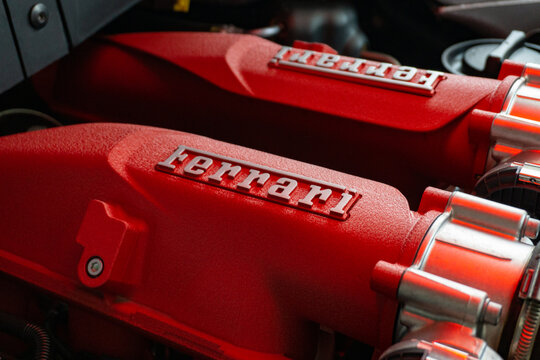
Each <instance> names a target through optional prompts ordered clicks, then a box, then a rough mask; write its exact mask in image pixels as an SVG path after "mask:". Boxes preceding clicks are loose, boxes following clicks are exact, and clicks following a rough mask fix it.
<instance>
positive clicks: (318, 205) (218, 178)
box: [156, 58, 361, 220]
mask: <svg viewBox="0 0 540 360" xmlns="http://www.w3.org/2000/svg"><path fill="white" fill-rule="evenodd" d="M331 60H332V58H327V60H325V61H331ZM156 170H159V171H161V172H164V173H168V174H171V175H175V176H179V177H183V178H186V179H191V180H195V181H198V182H203V183H207V184H209V185H213V186H218V187H221V188H225V189H227V190H231V191H235V192H237V193H241V194H244V195H250V196H254V197H257V198H261V199H264V200H268V201H272V202H275V203H280V204H283V205H287V206H292V207H296V208H298V209H302V210H304V211H309V212H312V213H315V214H318V215H323V216H327V217H331V218H335V219H338V220H346V219H347V217H348V215H349V214H348V213H349V210H350V209H351V208H352V206H353V205H354V204H355V203H356V201H357V200H358V199H359V198H360V197H361V195H360V194H359V193H358V192H356V190H352V189H347V188H346V187H345V186H342V185H338V184H333V183H330V182H326V181H322V180H317V179H314V178H310V177H306V176H302V175H299V174H294V173H290V172H287V171H282V170H278V169H273V168H270V167H267V166H263V165H258V164H254V163H251V162H248V161H244V160H239V159H233V158H229V157H226V156H222V155H218V154H213V153H210V152H207V151H202V150H198V149H194V148H190V147H187V146H179V147H178V148H177V149H176V150H174V151H173V153H172V154H171V155H170V156H168V157H167V158H166V159H165V160H163V161H160V162H158V163H157V165H156Z"/></svg>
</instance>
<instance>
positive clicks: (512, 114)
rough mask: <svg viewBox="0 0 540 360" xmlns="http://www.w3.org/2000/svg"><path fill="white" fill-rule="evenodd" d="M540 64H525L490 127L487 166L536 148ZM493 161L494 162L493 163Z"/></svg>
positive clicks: (539, 131) (539, 144) (539, 128)
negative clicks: (489, 147) (489, 153)
mask: <svg viewBox="0 0 540 360" xmlns="http://www.w3.org/2000/svg"><path fill="white" fill-rule="evenodd" d="M538 120H540V65H537V64H527V65H525V67H524V69H523V73H522V75H521V78H520V79H519V80H517V81H516V82H515V83H514V85H513V86H512V88H511V89H510V91H509V92H508V94H507V95H506V100H505V103H504V105H503V109H502V111H501V113H500V114H498V115H497V116H496V117H495V119H494V121H493V124H492V126H491V139H492V142H493V146H492V148H491V159H490V160H491V162H490V164H491V166H489V167H492V166H494V165H496V164H497V163H499V162H501V161H504V160H505V159H507V158H509V157H511V156H514V155H516V154H518V153H519V152H522V151H524V150H527V149H540V122H539V121H538ZM493 160H495V163H493Z"/></svg>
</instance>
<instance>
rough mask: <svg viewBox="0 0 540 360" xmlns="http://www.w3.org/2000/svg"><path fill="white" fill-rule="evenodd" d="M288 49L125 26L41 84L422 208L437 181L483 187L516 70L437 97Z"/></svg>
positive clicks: (84, 113) (88, 115)
mask: <svg viewBox="0 0 540 360" xmlns="http://www.w3.org/2000/svg"><path fill="white" fill-rule="evenodd" d="M279 49H280V46H279V45H277V44H275V43H272V42H269V41H267V40H263V39H260V38H257V37H253V36H247V35H225V34H208V33H145V34H122V35H115V36H111V37H107V38H102V39H98V40H92V41H90V42H89V43H87V44H86V45H85V46H82V47H81V48H78V49H76V50H75V51H74V54H72V55H71V56H70V57H68V58H66V59H65V60H63V61H61V62H60V63H59V64H57V65H56V66H53V67H51V68H49V69H48V70H46V71H43V72H42V73H40V74H38V75H37V76H35V77H34V84H35V85H36V87H37V89H38V90H39V92H40V93H41V94H42V96H43V98H44V99H45V100H46V101H47V102H48V104H49V105H50V106H51V107H52V108H53V109H54V110H55V111H57V112H59V113H60V114H64V115H68V116H71V117H77V118H79V119H81V120H84V121H92V122H127V123H138V124H147V125H154V126H162V127H167V128H174V129H178V130H183V131H188V132H193V133H198V134H203V135H207V136H211V137H213V138H217V139H220V140H224V141H228V142H232V143H237V144H241V145H244V146H248V147H253V148H257V149H260V150H264V151H268V152H271V153H275V154H279V155H283V156H288V157H293V158H296V159H299V160H302V161H306V162H309V163H315V164H318V165H322V166H326V167H331V168H333V169H336V170H340V171H345V172H347V173H353V174H356V175H359V176H363V177H369V178H370V179H374V180H377V181H381V182H385V183H388V184H391V185H393V186H396V187H398V188H399V189H400V191H402V192H403V193H404V194H405V195H406V196H407V198H408V199H409V200H410V201H411V202H412V203H413V206H417V205H418V200H419V198H420V195H421V193H422V191H423V189H424V188H425V187H426V186H428V185H429V184H434V183H435V179H437V180H439V181H441V180H442V181H445V182H447V183H452V184H455V185H459V186H462V187H465V188H470V187H472V186H473V185H474V183H475V181H476V179H477V175H479V174H482V173H483V171H484V166H485V161H486V155H487V149H488V146H489V127H490V125H491V121H492V119H493V116H494V115H495V114H494V113H497V112H499V111H500V109H501V107H502V103H503V101H504V97H505V95H506V93H507V91H508V89H509V87H510V86H511V85H512V83H513V82H514V81H515V79H516V77H515V76H509V77H506V78H505V79H504V80H492V79H485V78H476V77H466V76H457V75H451V74H446V75H445V76H446V78H445V79H444V80H442V81H441V82H440V83H439V84H438V85H437V87H436V92H435V94H434V95H433V96H432V97H427V96H421V95H414V94H410V93H406V92H402V91H396V90H389V89H383V88H380V87H377V86H371V85H365V84H358V83H354V82H349V81H343V80H338V79H332V78H327V77H322V76H318V75H313V74H305V73H301V72H296V71H291V70H285V69H280V68H274V67H270V66H269V65H268V63H269V61H270V60H271V59H272V57H273V56H274V55H275V54H276V52H277V51H278V50H279ZM512 74H513V75H516V74H514V73H512ZM473 109H477V110H482V111H484V116H482V117H481V119H480V120H481V121H480V120H478V119H476V120H475V116H474V115H473V114H472V113H471V111H472V110H473ZM486 114H487V115H486ZM490 114H491V116H490ZM479 121H480V122H482V124H477V123H478V122H479ZM484 123H485V124H484ZM471 124H474V126H473V129H472V130H471V128H470V125H471ZM477 129H482V132H481V133H477V132H476V133H475V134H474V136H473V137H471V131H472V132H475V131H476V130H477Z"/></svg>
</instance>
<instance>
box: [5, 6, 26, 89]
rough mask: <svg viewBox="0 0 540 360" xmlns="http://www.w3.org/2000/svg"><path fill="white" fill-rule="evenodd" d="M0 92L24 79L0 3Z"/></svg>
mask: <svg viewBox="0 0 540 360" xmlns="http://www.w3.org/2000/svg"><path fill="white" fill-rule="evenodd" d="M0 49H2V50H1V53H0V92H3V91H5V90H7V89H9V88H10V87H12V86H13V85H15V84H17V83H18V82H20V81H22V80H23V78H24V75H23V71H22V68H21V63H20V61H19V55H18V54H17V48H16V47H15V42H14V41H13V35H12V34H11V29H10V27H9V23H8V19H7V15H6V10H5V9H4V5H3V4H2V3H1V2H0Z"/></svg>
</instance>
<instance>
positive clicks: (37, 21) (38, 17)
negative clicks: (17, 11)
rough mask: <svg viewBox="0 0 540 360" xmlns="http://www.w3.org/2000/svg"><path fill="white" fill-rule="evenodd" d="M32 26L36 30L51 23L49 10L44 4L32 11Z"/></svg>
mask: <svg viewBox="0 0 540 360" xmlns="http://www.w3.org/2000/svg"><path fill="white" fill-rule="evenodd" d="M29 17H30V24H31V25H32V27H33V28H34V29H41V28H42V27H44V26H45V25H47V22H48V21H49V9H47V7H46V6H45V4H43V3H37V4H35V5H34V6H32V8H31V9H30V15H29Z"/></svg>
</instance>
